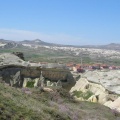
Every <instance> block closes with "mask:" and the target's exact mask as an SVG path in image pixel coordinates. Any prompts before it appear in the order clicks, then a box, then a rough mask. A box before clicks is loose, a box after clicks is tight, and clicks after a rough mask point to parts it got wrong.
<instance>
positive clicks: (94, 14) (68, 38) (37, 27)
mask: <svg viewBox="0 0 120 120" xmlns="http://www.w3.org/2000/svg"><path fill="white" fill-rule="evenodd" d="M0 39H7V40H15V41H21V40H34V39H40V40H42V41H45V42H50V43H58V44H68V45H103V44H109V43H120V0H0Z"/></svg>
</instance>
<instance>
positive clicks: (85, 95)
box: [73, 90, 93, 100]
mask: <svg viewBox="0 0 120 120" xmlns="http://www.w3.org/2000/svg"><path fill="white" fill-rule="evenodd" d="M92 95H93V93H92V92H91V91H87V92H82V91H77V90H75V91H73V96H76V97H77V98H79V97H82V98H83V99H84V100H87V99H88V98H89V97H91V96H92Z"/></svg>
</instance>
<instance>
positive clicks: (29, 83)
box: [26, 81, 35, 88]
mask: <svg viewBox="0 0 120 120" xmlns="http://www.w3.org/2000/svg"><path fill="white" fill-rule="evenodd" d="M34 83H35V82H34V81H28V82H27V85H26V87H28V88H33V87H34Z"/></svg>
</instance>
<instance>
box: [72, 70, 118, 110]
mask: <svg viewBox="0 0 120 120" xmlns="http://www.w3.org/2000/svg"><path fill="white" fill-rule="evenodd" d="M115 72H116V74H115ZM89 73H90V75H91V74H92V76H88V74H87V73H86V74H87V75H84V74H83V75H82V77H81V78H80V79H79V80H78V81H77V82H76V84H75V86H74V87H72V88H71V90H70V92H71V94H72V95H74V91H77V93H81V94H83V95H85V94H86V93H87V92H88V91H90V92H92V93H93V95H92V94H91V96H89V98H88V99H84V97H83V98H81V96H83V95H79V96H80V97H77V96H75V98H76V97H77V98H76V100H80V101H81V100H82V101H83V100H85V101H90V102H98V103H100V104H103V105H105V106H107V107H109V108H111V109H113V110H116V111H118V112H120V104H119V103H120V97H119V95H118V94H116V93H115V92H113V91H114V90H113V89H112V90H110V89H107V88H108V87H106V88H105V86H103V84H101V83H100V82H98V81H97V79H100V78H101V79H105V78H106V77H107V78H110V77H112V78H113V79H114V77H115V76H111V74H110V75H109V74H108V73H107V72H105V73H103V72H102V73H101V72H100V73H101V74H103V76H102V77H100V76H99V78H98V77H96V78H95V77H94V76H98V73H97V74H96V72H95V71H93V73H92V72H89ZM94 73H95V75H94ZM113 74H115V75H117V74H118V71H114V73H112V75H113ZM86 76H87V77H86ZM104 77H105V78H104ZM116 77H117V78H118V77H119V76H116ZM88 78H89V79H88ZM92 78H94V79H92ZM95 79H96V81H95ZM108 80H109V79H108ZM115 80H116V79H115ZM106 81H107V80H106ZM111 81H112V80H111V79H110V80H109V83H110V82H111ZM105 84H107V83H105ZM115 90H116V89H115ZM118 92H119V91H118ZM76 95H77V94H76Z"/></svg>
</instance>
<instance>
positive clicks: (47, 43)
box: [0, 39, 120, 50]
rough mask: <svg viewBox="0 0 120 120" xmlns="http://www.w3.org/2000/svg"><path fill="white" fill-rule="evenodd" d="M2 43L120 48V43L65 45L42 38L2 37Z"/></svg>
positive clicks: (0, 41)
mask: <svg viewBox="0 0 120 120" xmlns="http://www.w3.org/2000/svg"><path fill="white" fill-rule="evenodd" d="M0 43H1V44H8V43H9V44H10V43H12V44H13V43H14V44H18V45H22V44H30V45H41V46H42V45H43V46H58V47H82V48H99V49H113V50H120V43H109V44H106V45H63V44H56V43H49V42H44V41H42V40H40V39H34V40H23V41H13V40H5V39H0Z"/></svg>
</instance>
